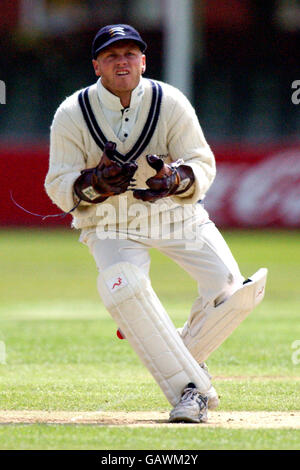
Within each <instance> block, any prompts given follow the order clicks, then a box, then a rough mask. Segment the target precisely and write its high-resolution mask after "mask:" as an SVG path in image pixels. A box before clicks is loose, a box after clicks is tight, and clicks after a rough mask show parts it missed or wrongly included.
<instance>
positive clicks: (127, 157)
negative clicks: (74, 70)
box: [78, 79, 162, 163]
mask: <svg viewBox="0 0 300 470" xmlns="http://www.w3.org/2000/svg"><path fill="white" fill-rule="evenodd" d="M142 80H143V81H144V80H145V93H144V96H145V98H146V99H145V105H144V106H142V109H141V110H140V115H139V119H138V121H137V122H136V123H135V125H134V128H133V131H132V132H131V134H130V136H129V137H128V139H126V141H125V142H122V141H121V140H120V139H119V138H118V137H117V136H116V135H115V133H114V131H113V129H112V128H111V126H110V125H109V123H108V122H107V120H106V118H105V115H104V113H103V110H102V108H101V104H100V100H99V97H98V94H97V93H89V91H90V88H93V89H94V91H96V90H95V86H92V87H88V88H86V89H85V90H83V91H82V92H80V93H79V95H78V100H79V104H80V107H81V110H82V113H83V116H84V119H85V121H86V124H87V126H88V128H89V131H90V133H91V135H92V137H93V138H94V140H95V142H96V143H97V145H98V146H99V147H100V148H101V149H102V150H103V148H104V145H105V144H106V142H108V141H113V142H115V143H116V144H117V147H118V150H121V151H122V153H120V152H119V151H115V156H114V158H115V159H116V160H117V161H120V162H123V163H124V162H128V161H132V160H136V159H137V158H138V157H139V156H140V154H141V153H142V151H143V150H144V149H145V148H146V146H147V145H148V143H149V141H150V139H151V137H152V135H153V133H154V131H155V128H156V124H157V121H158V118H159V112H160V105H161V99H162V88H161V85H160V84H159V83H158V82H156V81H154V80H149V79H142ZM149 84H150V86H149ZM150 95H152V96H150ZM90 98H91V99H90ZM95 116H97V117H98V119H96V117H95ZM99 123H100V124H101V125H100V124H99ZM136 136H138V138H136ZM129 149H130V150H129Z"/></svg>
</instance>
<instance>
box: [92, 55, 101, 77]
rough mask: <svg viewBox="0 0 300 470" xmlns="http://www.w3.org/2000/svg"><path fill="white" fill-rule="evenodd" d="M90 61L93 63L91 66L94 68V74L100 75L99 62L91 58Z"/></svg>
mask: <svg viewBox="0 0 300 470" xmlns="http://www.w3.org/2000/svg"><path fill="white" fill-rule="evenodd" d="M92 63H93V67H94V70H95V74H96V75H97V77H101V70H100V65H99V62H98V61H97V60H95V59H93V60H92Z"/></svg>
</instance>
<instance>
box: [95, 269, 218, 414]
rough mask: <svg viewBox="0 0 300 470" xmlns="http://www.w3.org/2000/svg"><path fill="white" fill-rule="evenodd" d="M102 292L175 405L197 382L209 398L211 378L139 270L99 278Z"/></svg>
mask: <svg viewBox="0 0 300 470" xmlns="http://www.w3.org/2000/svg"><path fill="white" fill-rule="evenodd" d="M98 290H99V293H100V295H101V298H102V300H103V302H104V305H105V306H106V308H107V310H108V311H109V313H110V314H111V316H112V317H113V319H114V320H115V322H116V323H117V325H118V326H119V327H120V328H121V330H122V332H123V333H124V335H125V336H126V339H128V341H129V342H130V344H131V346H132V347H133V349H134V350H135V352H136V353H137V355H138V356H139V358H140V359H141V361H142V362H143V364H144V365H145V366H146V367H147V368H148V370H149V372H150V373H151V374H152V376H153V377H154V379H155V380H156V381H157V383H158V385H159V386H160V388H161V389H162V391H163V393H164V394H165V396H166V398H167V399H168V401H169V402H170V403H171V405H173V406H175V405H176V404H177V403H178V401H179V400H180V397H181V393H182V391H183V389H184V388H185V387H186V385H187V384H188V383H189V382H193V383H194V384H195V385H196V387H197V388H198V390H199V392H200V393H201V394H203V395H205V394H206V393H207V392H208V390H209V389H210V387H211V382H210V379H209V377H207V374H206V373H205V372H204V371H203V370H202V369H201V367H199V365H198V363H197V362H196V361H195V359H194V358H193V356H192V355H191V354H190V352H189V351H188V349H187V348H186V347H185V345H184V344H183V342H182V340H181V338H180V336H179V335H178V332H177V330H176V328H175V326H174V325H173V323H172V321H171V320H170V318H169V316H168V314H167V313H166V311H165V310H164V308H163V306H162V304H161V303H160V301H159V299H158V297H157V296H156V294H155V292H154V290H153V289H152V287H151V283H150V280H149V279H148V278H147V277H146V276H145V275H144V273H143V272H142V271H141V270H140V268H138V267H137V266H135V265H133V264H131V263H127V262H122V263H118V264H115V265H113V266H111V267H109V268H108V269H106V270H104V271H103V272H101V273H100V274H99V278H98Z"/></svg>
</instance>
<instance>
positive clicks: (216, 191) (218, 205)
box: [0, 144, 300, 228]
mask: <svg viewBox="0 0 300 470" xmlns="http://www.w3.org/2000/svg"><path fill="white" fill-rule="evenodd" d="M212 149H213V151H214V153H215V155H216V160H217V176H216V179H215V181H214V183H213V185H212V187H211V188H210V190H209V191H208V193H207V196H206V198H205V200H204V203H205V207H206V209H207V210H208V212H209V214H210V216H211V219H212V220H213V221H214V222H215V223H216V224H217V225H218V226H219V227H289V228H297V227H300V144H294V145H267V146H266V145H264V146H258V145H251V146H249V145H240V146H237V145H234V144H231V145H226V146H219V145H218V146H215V147H214V146H212ZM47 170H48V147H47V145H30V146H25V147H24V146H20V147H17V146H11V145H5V146H4V145H3V146H0V175H1V176H0V179H1V184H0V225H1V226H22V225H23V226H38V227H41V228H44V227H45V228H47V227H52V226H70V224H71V220H72V218H71V216H70V215H67V216H66V217H64V218H62V217H47V218H46V219H44V220H43V218H42V217H38V216H34V215H30V214H28V213H27V212H25V211H24V210H22V209H20V208H19V207H17V205H16V204H15V203H14V202H13V199H14V200H15V202H16V203H17V204H20V205H21V206H23V207H24V208H25V209H26V210H28V211H30V212H33V213H37V214H41V215H54V214H59V213H61V211H60V209H59V208H58V207H56V206H55V205H54V204H53V203H52V202H51V201H50V199H49V198H48V196H47V194H46V193H45V190H44V180H45V176H46V173H47Z"/></svg>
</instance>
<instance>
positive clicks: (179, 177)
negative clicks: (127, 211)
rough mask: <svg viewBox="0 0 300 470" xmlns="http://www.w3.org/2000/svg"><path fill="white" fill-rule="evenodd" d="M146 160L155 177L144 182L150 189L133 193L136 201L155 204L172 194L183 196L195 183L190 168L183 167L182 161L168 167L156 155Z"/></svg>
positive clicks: (137, 190) (136, 190)
mask: <svg viewBox="0 0 300 470" xmlns="http://www.w3.org/2000/svg"><path fill="white" fill-rule="evenodd" d="M146 159H147V162H148V164H149V165H150V166H151V168H153V169H154V170H156V175H155V176H152V177H151V178H148V179H147V181H146V184H147V186H148V187H149V188H150V189H135V190H134V191H133V195H134V197H135V198H136V199H141V200H142V201H148V202H155V201H157V200H158V199H161V198H163V197H168V196H172V195H173V194H176V195H177V194H183V193H184V192H185V191H187V190H188V189H189V188H190V187H191V186H192V184H193V183H194V181H195V177H194V173H193V170H192V168H191V167H189V166H188V165H183V164H182V163H183V160H178V161H177V162H174V163H171V164H170V165H168V164H166V163H164V161H163V160H162V159H161V158H159V157H158V156H157V155H147V157H146Z"/></svg>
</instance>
